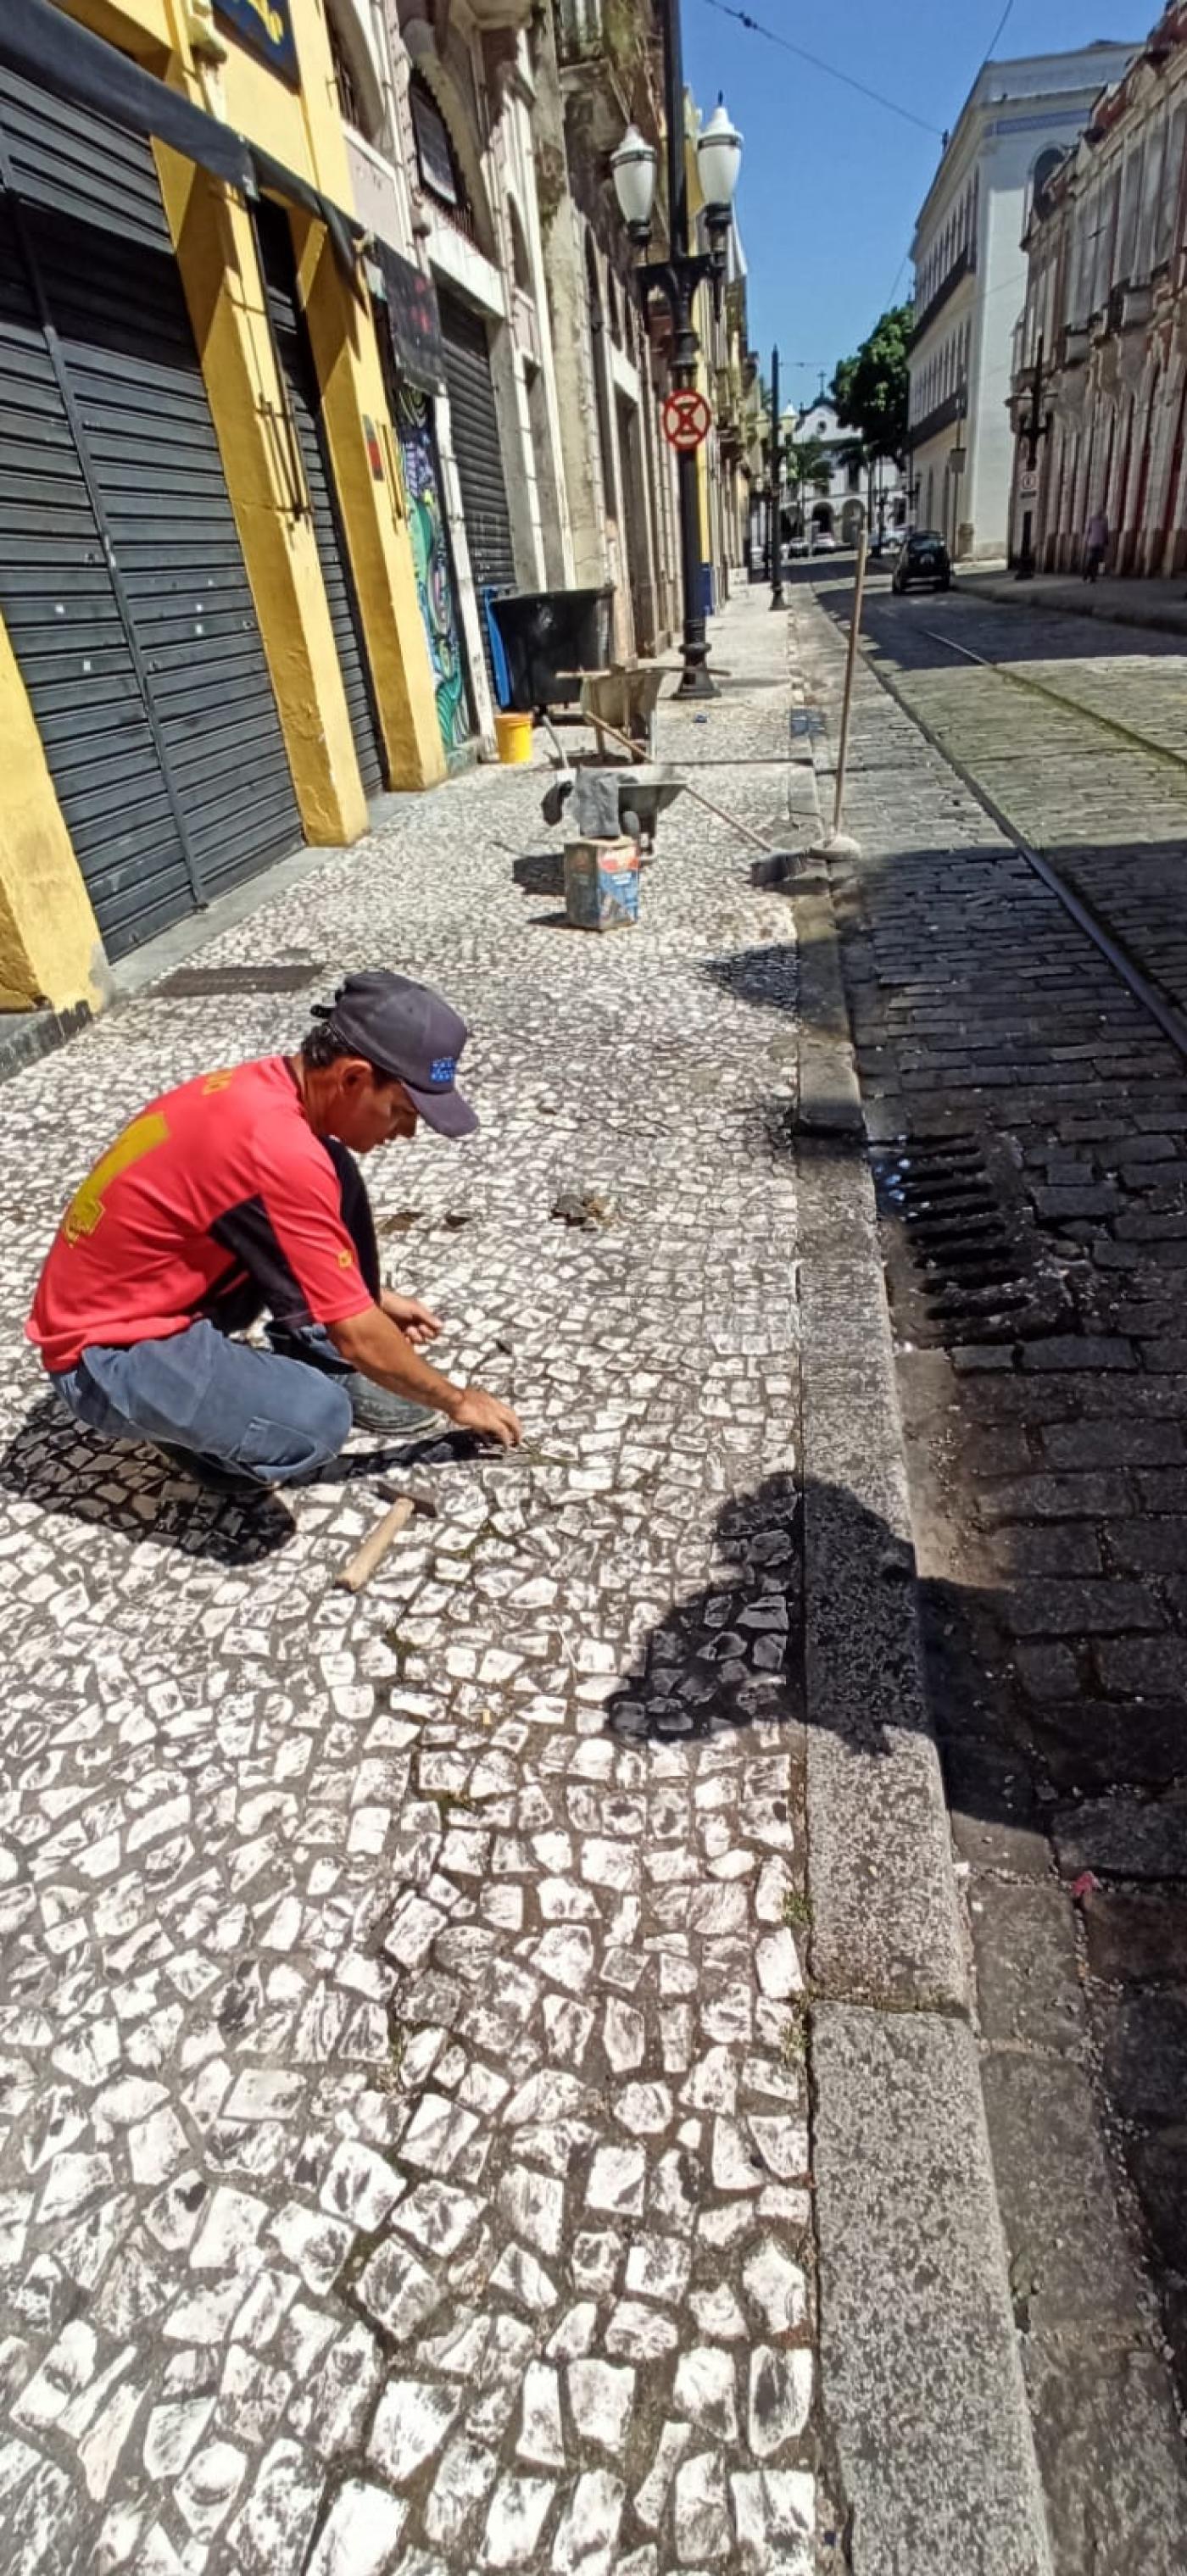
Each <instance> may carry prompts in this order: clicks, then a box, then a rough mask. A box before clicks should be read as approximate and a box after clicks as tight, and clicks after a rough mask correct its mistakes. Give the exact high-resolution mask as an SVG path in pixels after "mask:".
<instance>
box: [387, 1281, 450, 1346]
mask: <svg viewBox="0 0 1187 2576" xmlns="http://www.w3.org/2000/svg"><path fill="white" fill-rule="evenodd" d="M379 1303H380V1305H381V1306H382V1308H383V1311H384V1314H385V1315H390V1317H391V1320H392V1322H393V1324H398V1325H399V1327H400V1331H401V1332H402V1333H407V1335H408V1339H409V1341H410V1342H411V1343H412V1344H413V1345H414V1347H415V1348H419V1347H420V1345H421V1344H422V1343H423V1342H435V1341H436V1339H437V1335H438V1333H439V1332H440V1330H441V1318H440V1316H439V1315H434V1314H433V1312H432V1310H431V1308H430V1307H428V1306H422V1305H421V1302H420V1299H419V1298H418V1297H398V1296H397V1295H396V1291H395V1289H394V1288H385V1289H384V1290H383V1293H382V1295H381V1297H380V1300H379Z"/></svg>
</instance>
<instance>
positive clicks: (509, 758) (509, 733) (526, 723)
mask: <svg viewBox="0 0 1187 2576" xmlns="http://www.w3.org/2000/svg"><path fill="white" fill-rule="evenodd" d="M495 741H496V742H497V744H498V746H499V758H500V760H501V761H502V763H503V766H504V768H505V769H518V768H520V767H521V766H522V764H523V762H524V761H525V760H530V759H531V757H532V719H531V717H530V716H517V715H510V714H509V715H502V716H496V717H495Z"/></svg>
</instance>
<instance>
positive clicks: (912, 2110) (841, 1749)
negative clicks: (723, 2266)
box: [789, 738, 1051, 2576]
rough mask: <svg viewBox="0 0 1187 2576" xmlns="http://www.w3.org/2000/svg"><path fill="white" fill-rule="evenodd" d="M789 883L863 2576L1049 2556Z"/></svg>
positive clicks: (823, 1833) (833, 1990)
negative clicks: (797, 973)
mask: <svg viewBox="0 0 1187 2576" xmlns="http://www.w3.org/2000/svg"><path fill="white" fill-rule="evenodd" d="M828 758H829V754H828V749H827V743H826V741H825V740H824V739H823V738H822V739H821V740H820V741H819V742H818V743H817V744H816V745H815V746H814V766H815V768H816V770H817V771H818V773H823V772H824V771H825V770H826V769H827V765H828ZM797 819H799V818H797ZM789 894H790V899H791V900H792V902H793V906H794V910H795V916H796V930H797V940H798V945H799V954H800V960H801V986H800V1007H801V1028H800V1083H801V1129H800V1156H799V1165H800V1168H799V1189H800V1213H801V1249H802V1256H803V1351H802V1360H803V1377H804V1420H803V1473H804V1493H805V1534H804V1547H805V1687H806V1713H807V1721H808V1724H807V1738H808V1843H809V1885H810V1895H811V1905H812V1958H811V1993H812V1998H813V2002H812V2015H811V2075H812V2091H813V2106H814V2111H813V2135H814V2141H815V2154H816V2161H815V2172H816V2185H817V2242H818V2257H819V2267H820V2336H821V2347H820V2369H821V2393H822V2400H823V2413H824V2419H825V2422H826V2424H827V2426H828V2429H829V2434H830V2437H831V2441H832V2445H833V2451H834V2462H835V2476H836V2481H837V2485H838V2488H839V2491H840V2495H841V2499H842V2501H843V2504H844V2506H845V2508H846V2510H847V2513H848V2518H849V2520H848V2545H849V2551H850V2564H851V2567H852V2570H853V2576H934V2571H935V2570H936V2568H938V2567H943V2568H953V2569H956V2568H959V2569H960V2571H961V2576H1049V2571H1050V2567H1051V2558H1050V2551H1049V2545H1048V2540H1047V2534H1046V2528H1045V2522H1044V2513H1043V2503H1042V2493H1041V2486H1040V2481H1039V2476H1038V2469H1037V2465H1036V2461H1035V2454H1034V2445H1033V2437H1032V2432H1031V2423H1030V2413H1029V2408H1028V2404H1027V2398H1026V2390H1025V2384H1024V2380H1023V2375H1022V2369H1021V2364H1020V2361H1019V2357H1018V2352H1017V2346H1016V2341H1015V2336H1014V2330H1013V2320H1012V2310H1011V2301H1010V2290H1009V2276H1008V2268H1007V2261H1006V2251H1005V2243H1004V2237H1003V2233H1002V2227H1001V2220H1000V2216H999V2212H998V2206H997V2198H996V2191H995V2186H994V2180H993V2167H992V2160H991V2156H990V2149H989V2139H988V2133H987V2129H986V2124H985V2113H984V2106H983V2101H982V2095H981V2084H980V2073H979V2067H978V2060H977V2048H976V2041H975V2037H974V2034H973V2030H972V2026H971V2017H970V1991H969V1980H968V1969H967V1964H966V1959H965V1955H964V1950H963V1944H962V1936H961V1929H960V1915H959V1907H958V1903H957V1895H956V1885H955V1878H954V1874H953V1858H952V1848H951V1841H950V1834H949V1825H948V1815H947V1807H946V1802H945V1797H944V1789H943V1782H942V1777H941V1772H940V1765H939V1757H938V1753H937V1748H936V1744H935V1739H934V1736H933V1733H932V1729H931V1725H930V1720H929V1716H928V1710H927V1705H926V1699H925V1693H924V1683H923V1666H922V1652H921V1643H920V1636H919V1627H918V1615H917V1597H916V1585H915V1560H914V1551H913V1546H912V1540H911V1523H910V1506H909V1500H908V1489H907V1475H906V1462H905V1454H904V1442H903V1432H902V1425H901V1421H900V1417H899V1410H898V1402H897V1395H896V1389H895V1380H894V1362H893V1350H892V1343H891V1333H890V1319H889V1312H888V1309H887V1304H886V1296H885V1288H884V1282H883V1273H882V1262H881V1255H880V1250H879V1244H878V1235H877V1221H876V1213H875V1205H874V1196H873V1185H872V1180H871V1176H870V1171H869V1166H868V1162H867V1158H866V1150H865V1144H866V1140H865V1127H864V1120H863V1114H862V1103H861V1095H860V1090H859V1086H858V1082H857V1077H856V1072H855V1067H854V1059H853V1052H852V1047H851V1044H850V1034H849V1021H848V1012H847V1008H846V1003H845V995H844V985H843V980H842V974H841V963H840V952H839V943H838V935H837V925H836V920H835V916H834V912H833V903H832V894H831V889H830V887H829V886H828V884H827V883H824V882H817V881H813V883H812V885H811V888H810V889H807V888H805V889H802V890H796V889H795V888H792V889H789Z"/></svg>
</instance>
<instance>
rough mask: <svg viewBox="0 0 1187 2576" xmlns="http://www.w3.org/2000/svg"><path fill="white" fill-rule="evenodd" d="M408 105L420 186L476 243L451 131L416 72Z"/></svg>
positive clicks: (459, 228) (464, 184) (425, 84)
mask: <svg viewBox="0 0 1187 2576" xmlns="http://www.w3.org/2000/svg"><path fill="white" fill-rule="evenodd" d="M408 104H409V107H410V108H411V111H412V130H413V133H414V134H415V136H416V159H417V167H418V169H419V172H420V182H421V186H422V188H424V189H425V191H426V193H427V194H428V195H429V196H430V197H432V198H433V199H434V200H435V202H436V204H437V205H438V206H439V207H440V208H441V209H442V211H443V213H444V214H445V217H446V220H447V221H448V222H450V223H452V224H455V225H456V227H457V229H458V231H459V232H463V233H465V234H466V236H467V238H468V239H469V240H470V241H473V240H474V237H475V235H474V219H473V216H472V215H471V212H470V201H469V198H468V196H467V193H466V183H465V180H464V179H463V177H462V173H461V169H460V167H459V164H458V158H457V154H456V152H455V151H454V148H453V141H452V137H451V135H450V132H449V128H448V126H447V124H446V122H445V119H444V117H443V116H442V114H441V110H440V108H439V107H438V105H437V101H436V99H435V98H434V96H433V93H432V91H431V89H430V88H429V85H428V82H427V81H426V79H425V77H424V74H423V73H422V72H414V73H413V75H412V78H411V80H410V82H409V84H408Z"/></svg>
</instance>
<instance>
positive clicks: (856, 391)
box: [832, 304, 915, 463]
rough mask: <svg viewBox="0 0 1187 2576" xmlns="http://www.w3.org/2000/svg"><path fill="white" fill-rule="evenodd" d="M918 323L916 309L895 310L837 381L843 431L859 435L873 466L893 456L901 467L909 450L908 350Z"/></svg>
mask: <svg viewBox="0 0 1187 2576" xmlns="http://www.w3.org/2000/svg"><path fill="white" fill-rule="evenodd" d="M914 319H915V311H914V306H913V305H910V304H895V305H892V306H891V308H890V311H889V312H888V313H883V314H882V316H881V318H880V319H879V320H878V321H877V322H876V323H875V325H874V328H873V330H872V331H871V333H870V336H869V338H868V340H863V341H862V344H861V347H860V349H857V350H855V352H854V354H853V356H852V357H851V358H842V359H841V362H840V365H839V366H838V367H837V369H836V372H835V374H834V376H833V382H832V396H833V401H834V402H835V404H836V406H837V418H838V420H839V421H840V424H841V427H842V429H853V430H856V432H857V434H858V437H859V438H860V440H861V442H862V445H863V447H864V449H865V452H866V455H867V457H869V458H870V459H871V460H872V459H873V458H875V457H878V456H890V457H894V458H895V460H896V461H897V462H900V463H901V460H902V457H903V453H904V450H905V448H906V444H907V395H908V376H907V344H908V341H909V340H910V337H911V330H912V325H913V323H914Z"/></svg>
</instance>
